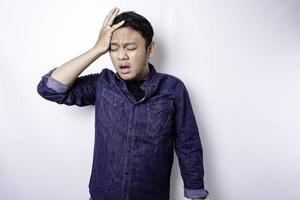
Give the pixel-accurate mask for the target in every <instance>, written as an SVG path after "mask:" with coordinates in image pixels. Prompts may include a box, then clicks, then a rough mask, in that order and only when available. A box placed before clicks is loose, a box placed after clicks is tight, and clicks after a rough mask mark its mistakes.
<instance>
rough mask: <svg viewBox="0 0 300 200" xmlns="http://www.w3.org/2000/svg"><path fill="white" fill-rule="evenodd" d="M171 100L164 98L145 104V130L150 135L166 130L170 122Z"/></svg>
mask: <svg viewBox="0 0 300 200" xmlns="http://www.w3.org/2000/svg"><path fill="white" fill-rule="evenodd" d="M172 111H173V101H172V100H171V99H164V100H160V101H157V102H152V103H148V104H147V115H148V116H147V130H146V132H147V133H148V134H150V135H156V134H157V133H159V132H163V131H166V130H165V129H167V128H169V125H170V123H171V117H172Z"/></svg>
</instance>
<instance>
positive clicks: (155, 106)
mask: <svg viewBox="0 0 300 200" xmlns="http://www.w3.org/2000/svg"><path fill="white" fill-rule="evenodd" d="M170 107H172V100H162V101H158V102H154V103H148V106H147V110H148V111H150V112H153V113H159V112H161V111H163V110H165V109H168V108H170Z"/></svg>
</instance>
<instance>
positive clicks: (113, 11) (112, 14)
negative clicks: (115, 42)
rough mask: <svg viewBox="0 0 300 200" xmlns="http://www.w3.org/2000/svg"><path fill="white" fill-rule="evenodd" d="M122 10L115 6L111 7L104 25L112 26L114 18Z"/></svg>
mask: <svg viewBox="0 0 300 200" xmlns="http://www.w3.org/2000/svg"><path fill="white" fill-rule="evenodd" d="M119 11H120V9H119V8H117V7H114V8H113V9H111V10H110V11H109V13H108V15H107V16H106V17H105V20H104V22H103V25H104V26H111V25H112V22H113V20H114V18H115V17H116V16H117V14H118V12H119Z"/></svg>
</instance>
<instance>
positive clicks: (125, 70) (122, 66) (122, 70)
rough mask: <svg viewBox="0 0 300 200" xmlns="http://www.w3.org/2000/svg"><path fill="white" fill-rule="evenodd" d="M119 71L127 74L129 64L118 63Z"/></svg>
mask: <svg viewBox="0 0 300 200" xmlns="http://www.w3.org/2000/svg"><path fill="white" fill-rule="evenodd" d="M120 70H121V73H123V74H128V73H129V72H130V66H129V65H120Z"/></svg>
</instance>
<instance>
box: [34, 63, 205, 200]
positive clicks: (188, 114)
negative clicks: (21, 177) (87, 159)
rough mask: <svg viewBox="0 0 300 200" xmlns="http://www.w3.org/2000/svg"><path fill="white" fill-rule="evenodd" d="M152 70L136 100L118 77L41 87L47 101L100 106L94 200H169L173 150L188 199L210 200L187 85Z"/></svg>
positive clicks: (109, 74)
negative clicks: (206, 199) (143, 93)
mask: <svg viewBox="0 0 300 200" xmlns="http://www.w3.org/2000/svg"><path fill="white" fill-rule="evenodd" d="M149 68H150V72H149V75H148V76H147V78H146V79H145V81H144V83H143V84H142V85H141V88H142V89H143V90H144V91H145V96H144V97H143V98H142V99H140V100H139V101H136V100H135V98H134V96H133V95H132V94H131V93H130V92H129V90H128V89H127V87H126V83H125V81H124V80H123V79H121V78H120V77H119V75H118V74H117V73H114V72H113V71H111V70H109V69H107V68H105V69H103V70H102V71H101V72H100V73H95V74H89V75H84V76H79V77H78V78H77V79H76V80H75V81H74V82H73V83H72V84H70V85H64V84H62V83H60V82H59V81H57V80H55V79H54V78H52V77H51V73H52V72H53V71H54V70H55V69H56V68H54V69H52V70H51V71H49V72H48V73H47V74H45V75H44V76H43V77H42V79H41V81H40V82H39V84H38V87H37V91H38V93H39V94H40V95H41V96H42V97H44V98H45V99H47V100H50V101H53V102H56V103H58V104H65V105H69V106H70V105H77V106H87V105H94V106H95V141H94V152H93V165H92V173H91V176H90V182H89V192H90V194H91V197H92V198H93V200H141V199H144V200H169V197H170V194H169V193H170V176H171V169H172V164H173V155H174V154H173V152H174V150H175V153H176V155H177V157H178V161H179V167H180V172H181V177H182V179H183V183H184V196H185V197H186V198H189V199H191V198H205V197H206V196H207V195H208V191H207V190H206V189H204V182H203V178H204V168H203V152H202V146H201V141H200V137H199V132H198V127H197V123H196V119H195V116H194V113H193V110H192V105H191V102H190V99H189V94H188V91H187V89H186V87H185V85H184V83H183V82H182V81H181V80H180V79H178V78H176V77H174V76H172V75H168V74H163V73H158V72H156V70H155V68H154V66H153V65H152V64H150V63H149Z"/></svg>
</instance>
